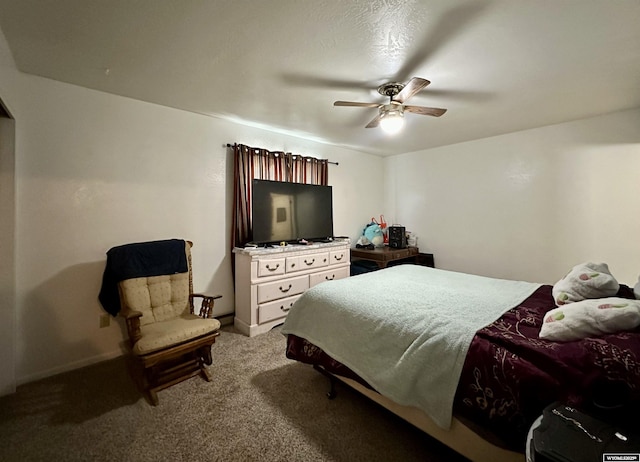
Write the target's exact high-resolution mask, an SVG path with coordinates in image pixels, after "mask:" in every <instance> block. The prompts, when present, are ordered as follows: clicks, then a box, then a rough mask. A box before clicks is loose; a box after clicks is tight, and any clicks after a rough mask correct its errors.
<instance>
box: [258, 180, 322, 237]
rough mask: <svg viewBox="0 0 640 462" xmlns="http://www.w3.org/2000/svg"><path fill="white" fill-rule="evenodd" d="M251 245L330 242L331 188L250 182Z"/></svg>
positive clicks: (267, 181) (263, 181) (271, 182)
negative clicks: (328, 240) (302, 240)
mask: <svg viewBox="0 0 640 462" xmlns="http://www.w3.org/2000/svg"><path fill="white" fill-rule="evenodd" d="M252 185H253V197H252V201H251V216H252V225H253V242H255V243H256V244H266V243H274V242H282V241H285V242H293V241H299V240H301V239H305V240H307V241H313V240H316V241H320V240H326V239H329V238H333V192H332V188H331V186H321V185H313V184H303V183H290V182H281V181H269V180H253V184H252Z"/></svg>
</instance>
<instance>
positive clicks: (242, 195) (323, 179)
mask: <svg viewBox="0 0 640 462" xmlns="http://www.w3.org/2000/svg"><path fill="white" fill-rule="evenodd" d="M233 159H234V180H233V182H234V185H233V188H234V193H233V196H234V197H233V207H234V208H233V224H232V226H233V230H232V234H231V235H232V239H231V248H232V249H233V248H234V247H241V246H243V245H245V244H246V243H247V242H250V241H251V240H252V239H253V228H252V226H251V194H252V191H251V180H253V179H259V180H274V181H290V182H293V183H307V184H319V185H327V184H329V162H328V161H327V160H326V159H316V158H313V157H305V156H301V155H297V154H296V155H294V154H291V153H285V152H278V151H267V150H266V149H261V148H252V147H249V146H245V145H243V144H235V145H233Z"/></svg>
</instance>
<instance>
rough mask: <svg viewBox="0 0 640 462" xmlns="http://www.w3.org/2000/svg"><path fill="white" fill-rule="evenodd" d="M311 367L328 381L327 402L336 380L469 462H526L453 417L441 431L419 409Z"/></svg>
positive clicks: (332, 396)
mask: <svg viewBox="0 0 640 462" xmlns="http://www.w3.org/2000/svg"><path fill="white" fill-rule="evenodd" d="M313 367H314V369H316V370H317V371H318V372H320V373H321V374H323V375H325V376H327V377H328V378H329V380H330V382H331V389H330V391H329V392H328V393H327V396H328V397H329V398H330V399H333V398H334V397H335V396H336V392H335V381H336V379H337V380H340V381H341V382H342V383H344V384H346V385H348V386H349V387H351V388H353V389H354V390H356V391H358V392H360V393H361V394H363V395H364V396H366V397H367V398H369V399H371V400H372V401H374V402H376V403H378V404H379V405H380V406H382V407H384V408H385V409H387V410H389V411H390V412H392V413H394V414H395V415H397V416H398V417H400V418H401V419H403V420H406V421H407V422H409V423H410V424H412V425H413V426H415V427H417V428H419V429H420V430H422V431H423V432H425V433H426V434H427V435H429V436H431V437H433V438H435V439H436V440H438V441H440V442H441V443H443V444H444V445H446V446H448V447H450V448H451V449H453V450H454V451H456V452H457V453H459V454H461V455H463V456H464V457H466V458H468V459H469V460H471V461H472V462H525V455H524V454H523V453H519V452H515V451H510V450H508V449H504V448H501V447H499V446H496V445H494V444H491V443H490V442H488V441H487V440H485V439H484V438H482V437H480V436H479V435H478V434H477V433H475V432H473V430H471V429H470V428H469V427H467V426H466V425H464V424H463V423H462V422H461V421H460V420H458V419H456V418H455V417H454V418H453V420H452V422H451V428H450V429H449V430H444V429H442V428H440V427H439V426H437V425H436V424H435V423H434V422H433V420H431V419H430V418H429V417H428V416H427V415H426V414H425V413H424V412H423V411H421V410H420V409H418V408H415V407H412V406H403V405H401V404H397V403H395V402H394V401H392V400H391V399H389V398H387V397H386V396H383V395H381V394H380V393H378V392H376V391H374V390H372V389H370V388H367V387H365V386H364V385H362V384H360V383H359V382H357V381H355V380H353V379H350V378H348V377H344V376H341V375H337V374H332V373H331V372H328V371H327V370H326V369H324V368H323V367H322V366H317V365H314V366H313Z"/></svg>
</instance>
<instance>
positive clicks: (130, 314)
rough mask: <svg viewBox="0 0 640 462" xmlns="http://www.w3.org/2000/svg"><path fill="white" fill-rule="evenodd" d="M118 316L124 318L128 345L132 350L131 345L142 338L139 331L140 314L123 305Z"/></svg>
mask: <svg viewBox="0 0 640 462" xmlns="http://www.w3.org/2000/svg"><path fill="white" fill-rule="evenodd" d="M118 314H119V315H120V316H122V317H123V318H125V321H126V323H127V332H128V333H129V343H130V344H131V348H133V345H135V344H136V342H137V341H138V340H140V339H141V338H142V332H141V331H140V318H141V317H142V312H141V311H137V310H133V309H131V308H129V307H128V306H126V305H125V306H123V307H122V308H121V309H120V312H119V313H118Z"/></svg>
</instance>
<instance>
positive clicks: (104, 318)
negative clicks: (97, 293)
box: [100, 314, 111, 328]
mask: <svg viewBox="0 0 640 462" xmlns="http://www.w3.org/2000/svg"><path fill="white" fill-rule="evenodd" d="M109 324H111V316H109V315H108V314H103V315H101V316H100V328H102V327H109Z"/></svg>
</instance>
